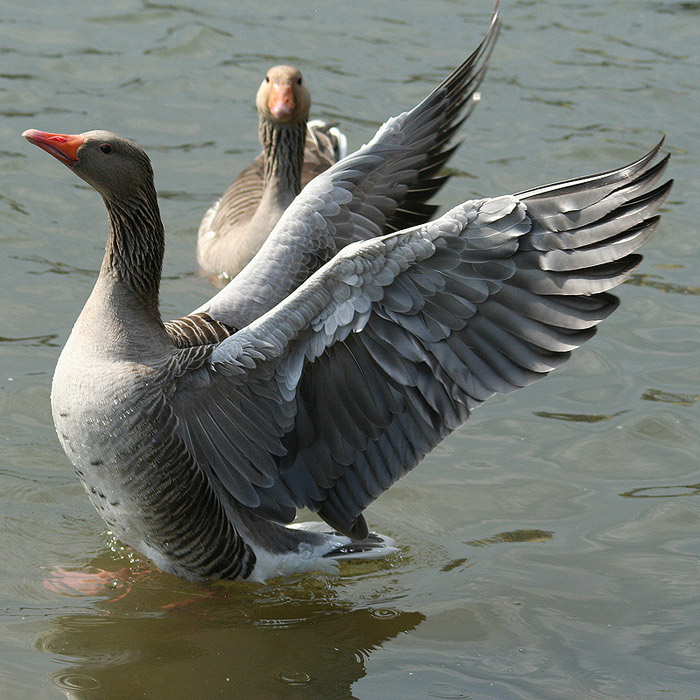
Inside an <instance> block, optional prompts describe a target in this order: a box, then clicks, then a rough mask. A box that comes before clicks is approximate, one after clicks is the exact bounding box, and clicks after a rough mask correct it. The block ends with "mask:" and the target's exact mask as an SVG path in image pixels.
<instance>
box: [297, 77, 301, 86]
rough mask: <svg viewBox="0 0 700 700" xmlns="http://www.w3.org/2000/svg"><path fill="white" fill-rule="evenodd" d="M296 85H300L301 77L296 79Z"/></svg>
mask: <svg viewBox="0 0 700 700" xmlns="http://www.w3.org/2000/svg"><path fill="white" fill-rule="evenodd" d="M297 85H301V77H299V78H297Z"/></svg>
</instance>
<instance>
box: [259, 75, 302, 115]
mask: <svg viewBox="0 0 700 700" xmlns="http://www.w3.org/2000/svg"><path fill="white" fill-rule="evenodd" d="M255 104H256V106H257V108H258V113H259V114H260V117H261V118H262V119H265V120H267V121H269V122H273V123H277V124H293V123H298V122H306V121H307V120H308V118H309V109H310V107H311V96H310V94H309V91H308V90H307V89H306V85H305V84H304V80H303V78H302V76H301V72H300V71H299V70H298V69H297V68H294V67H293V66H275V67H274V68H270V70H269V71H267V75H265V79H264V80H263V81H262V83H261V85H260V88H259V89H258V94H257V97H256V98H255Z"/></svg>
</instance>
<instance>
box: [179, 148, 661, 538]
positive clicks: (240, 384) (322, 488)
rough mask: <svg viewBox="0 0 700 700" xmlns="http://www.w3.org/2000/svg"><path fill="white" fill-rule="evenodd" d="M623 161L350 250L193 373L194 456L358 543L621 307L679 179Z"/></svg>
mask: <svg viewBox="0 0 700 700" xmlns="http://www.w3.org/2000/svg"><path fill="white" fill-rule="evenodd" d="M659 147H660V144H659V146H657V147H656V148H655V149H654V150H653V151H651V153H649V154H648V155H646V156H645V157H644V158H642V159H640V160H639V161H637V162H635V163H633V164H632V165H630V166H627V167H625V168H621V169H619V170H614V171H610V172H607V173H602V174H600V175H595V176H591V177H586V178H580V179H577V180H572V181H568V182H564V183H559V184H555V185H550V186H547V187H542V188H539V189H535V190H529V191H527V192H523V193H521V194H519V195H512V196H504V197H498V198H495V199H484V200H479V201H470V202H466V203H465V204H463V205H461V206H459V207H456V208H455V209H453V210H452V211H450V212H448V213H447V214H445V215H444V216H443V217H441V218H440V219H438V220H436V221H434V222H432V223H430V224H426V225H423V226H420V227H415V228H413V229H410V230H407V231H403V232H401V233H396V234H389V235H385V236H383V237H381V238H377V239H374V240H371V241H365V242H359V243H355V244H353V245H351V246H349V247H348V248H346V249H345V250H344V251H343V252H341V253H340V254H339V255H338V256H336V258H335V259H334V260H333V261H332V262H331V263H329V264H328V265H326V266H325V267H324V268H323V269H322V270H320V271H319V272H317V273H316V274H315V275H314V276H313V277H312V278H311V279H309V280H308V281H307V282H306V283H305V284H303V285H302V286H301V287H299V288H298V289H297V290H296V291H295V292H294V293H293V294H292V295H291V296H290V297H289V298H288V299H286V300H285V301H284V302H283V303H281V304H280V305H278V306H277V307H276V308H275V309H273V310H272V311H270V312H269V313H267V314H265V315H264V316H263V317H261V318H260V319H258V320H257V321H255V322H254V323H253V324H251V325H250V326H248V327H247V328H244V329H243V330H241V331H240V332H238V333H236V334H235V335H233V336H231V337H230V338H228V339H227V340H225V341H224V342H223V343H221V345H220V346H219V347H218V348H217V349H216V350H215V351H214V352H213V354H212V356H211V359H210V362H209V364H208V365H206V366H204V367H202V368H201V369H199V370H198V371H197V372H190V373H189V374H187V375H185V376H184V377H182V379H181V380H180V384H179V387H178V389H177V390H176V392H175V394H174V395H173V399H172V400H173V407H174V410H175V412H176V414H177V415H178V417H179V419H180V423H179V425H180V427H179V431H180V433H181V435H182V437H183V439H184V440H185V441H186V443H187V445H188V448H189V449H190V450H191V451H192V453H193V454H194V455H195V457H196V459H197V462H198V463H199V464H200V465H201V466H202V468H204V469H206V470H207V471H208V472H209V473H210V475H211V476H212V478H213V481H214V482H215V483H216V484H218V486H219V488H222V489H226V490H227V491H228V492H229V493H230V494H231V495H232V496H233V497H234V498H236V499H237V500H238V501H239V502H240V503H242V504H243V505H245V506H247V507H249V508H252V509H255V510H256V512H258V513H259V514H262V515H264V516H265V517H268V518H270V519H275V520H279V521H283V522H285V521H289V520H291V518H292V517H293V516H294V513H295V509H296V508H297V507H301V506H305V507H308V508H310V509H312V510H314V511H316V512H318V513H319V515H320V516H321V517H323V518H324V519H325V520H326V521H327V522H328V523H330V524H331V525H332V526H333V527H335V528H336V529H338V530H339V531H341V532H343V533H346V534H348V535H351V536H354V537H359V538H362V537H363V536H365V535H366V532H367V528H366V524H365V522H364V519H363V517H362V515H361V514H362V511H363V509H364V508H365V507H366V506H367V505H368V504H369V503H370V502H371V501H373V500H374V499H375V498H376V497H377V496H378V495H379V494H381V493H382V492H383V491H385V490H386V489H387V488H388V487H389V486H390V485H391V484H392V483H393V482H394V481H396V480H397V479H398V478H400V477H401V476H403V475H404V474H405V473H406V472H407V471H408V470H410V469H411V468H413V467H414V466H415V465H416V464H417V463H418V462H419V461H420V460H421V458H422V457H423V456H424V455H425V454H426V453H427V452H429V451H430V450H431V449H432V448H433V447H434V446H435V445H436V444H437V443H438V442H439V441H440V440H441V439H442V438H444V437H445V436H446V435H447V434H448V433H449V432H450V431H452V430H454V429H455V428H457V427H458V426H459V425H460V424H461V423H462V422H463V421H464V420H466V419H467V418H468V417H469V414H470V412H471V411H472V409H474V408H475V407H476V406H478V405H479V404H481V403H482V402H483V401H485V400H486V399H488V398H489V397H490V396H493V395H494V394H496V393H506V392H510V391H513V390H514V389H517V388H519V387H522V386H526V385H528V384H530V383H531V382H533V381H535V380H537V379H539V378H541V377H543V376H545V375H546V374H547V373H548V372H549V371H550V370H552V369H553V368H555V367H557V366H558V365H560V364H561V363H562V362H564V361H565V360H566V359H567V358H568V357H569V354H570V352H571V351H572V350H573V349H574V348H576V347H578V346H579V345H581V344H582V343H583V342H585V341H586V340H588V339H589V338H591V337H592V336H593V335H594V333H595V330H596V326H597V324H598V323H599V322H600V321H601V320H603V319H604V318H605V317H607V316H608V315H609V314H610V313H612V311H613V310H614V309H615V308H616V306H617V303H618V302H617V299H616V297H614V296H612V295H611V294H609V293H608V290H609V289H611V288H613V287H615V286H617V285H618V284H621V283H622V282H623V281H624V280H625V279H626V278H627V277H628V276H629V275H630V274H631V273H632V271H633V270H634V269H635V268H636V267H637V265H638V264H639V262H640V260H641V257H640V256H639V255H637V254H635V253H634V251H635V250H636V249H637V248H638V247H639V246H640V245H641V244H642V243H643V242H644V241H645V240H646V239H647V237H648V236H649V235H650V234H651V232H652V231H653V229H654V227H655V225H656V223H657V220H658V216H656V215H655V212H656V210H657V209H658V207H659V206H660V205H661V203H662V202H663V200H664V198H665V197H666V195H667V193H668V191H669V189H670V186H671V182H667V183H665V184H663V185H661V186H658V187H655V183H656V181H657V180H658V178H659V177H660V175H661V173H662V172H663V170H664V167H665V165H666V162H667V160H668V157H666V158H663V159H661V160H656V161H655V156H656V154H657V152H658V149H659Z"/></svg>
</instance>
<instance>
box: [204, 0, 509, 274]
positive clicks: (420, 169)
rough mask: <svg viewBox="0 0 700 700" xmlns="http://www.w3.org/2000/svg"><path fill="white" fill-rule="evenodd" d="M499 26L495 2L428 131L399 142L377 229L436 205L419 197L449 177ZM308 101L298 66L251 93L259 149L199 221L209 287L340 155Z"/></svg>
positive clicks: (249, 252)
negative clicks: (402, 162) (402, 152)
mask: <svg viewBox="0 0 700 700" xmlns="http://www.w3.org/2000/svg"><path fill="white" fill-rule="evenodd" d="M499 28H500V20H499V15H498V4H496V6H495V8H494V13H493V16H492V19H491V24H490V27H489V30H488V32H487V34H486V36H485V37H484V39H483V41H482V42H481V44H480V45H479V47H478V48H477V49H476V50H475V51H474V53H473V54H472V55H471V56H470V57H469V58H468V59H467V60H466V61H465V63H464V65H463V66H462V71H461V75H460V80H459V82H457V81H455V83H454V85H453V89H452V91H451V92H450V95H449V99H447V100H445V101H444V103H443V104H442V106H441V110H440V111H439V112H436V113H435V114H432V115H431V121H430V129H429V130H426V131H425V132H416V133H415V134H414V135H413V136H414V139H415V140H414V141H410V140H407V141H406V143H405V145H406V147H408V148H410V149H411V154H410V155H412V156H413V160H412V161H411V162H410V166H409V167H406V168H404V169H402V170H401V171H399V172H395V173H391V174H389V173H387V174H385V175H383V177H385V178H388V177H394V178H396V180H395V185H396V187H395V190H394V192H393V193H392V196H393V202H392V203H391V205H390V206H391V211H389V210H388V209H387V211H386V220H385V221H384V225H383V232H389V231H397V230H400V229H403V228H405V227H406V226H410V225H415V224H418V223H423V222H424V221H428V220H429V219H430V218H431V217H432V215H433V214H434V213H435V211H436V209H437V206H435V205H428V204H426V201H427V200H428V199H429V198H430V197H431V196H432V195H433V194H434V193H435V192H437V191H438V190H439V189H440V187H442V185H443V184H444V183H445V182H446V180H447V179H448V178H447V177H438V176H437V173H438V171H439V170H440V169H441V168H442V166H443V165H444V164H445V163H446V162H447V160H448V159H449V157H450V156H451V155H452V153H453V152H454V150H455V147H454V146H453V147H450V145H449V144H450V141H451V138H452V136H453V134H454V132H455V130H456V129H457V128H458V127H459V125H460V124H461V123H462V121H463V120H464V119H466V117H467V116H468V115H469V113H470V112H471V110H472V109H473V107H474V105H475V104H476V94H477V90H478V88H479V85H480V84H481V81H482V79H483V77H484V75H485V73H486V68H487V66H488V60H489V57H490V55H491V51H492V50H493V46H494V44H495V41H496V38H497V36H498V31H499ZM310 104H311V98H310V95H309V91H308V89H307V88H306V85H305V83H304V81H303V78H302V75H301V73H300V72H299V70H298V69H296V68H293V67H292V66H276V67H275V68H272V69H270V70H269V71H268V73H267V75H266V76H265V79H264V80H263V82H262V83H261V85H260V88H259V89H258V93H257V97H256V106H257V109H258V115H259V118H260V121H259V135H260V143H261V144H262V147H263V150H262V153H261V154H260V155H259V156H258V157H257V158H256V159H255V160H254V161H253V163H251V165H249V166H248V167H247V168H246V169H245V170H243V172H241V173H240V175H239V176H238V177H237V178H236V179H235V180H234V182H233V184H232V185H231V186H230V187H229V188H228V189H227V190H226V192H225V193H224V194H223V196H222V197H221V199H219V200H218V201H217V202H216V203H215V204H214V205H213V206H212V207H211V208H210V209H209V210H208V211H207V213H206V214H205V216H204V218H203V219H202V222H201V224H200V226H199V232H198V236H197V261H198V263H199V266H200V269H201V271H202V273H203V274H204V275H205V276H207V277H208V279H209V280H210V281H211V282H212V283H213V284H215V285H216V286H218V287H222V286H224V285H225V284H226V283H227V282H228V281H229V280H230V279H231V278H233V277H235V276H236V275H237V274H238V273H239V272H240V271H241V270H242V269H243V267H245V265H247V264H248V262H249V261H250V260H251V258H252V257H253V256H254V255H255V254H256V253H257V251H258V250H259V249H260V246H261V245H262V244H263V243H264V242H265V240H266V238H267V237H268V235H269V234H270V231H272V229H273V228H274V226H275V224H276V223H277V221H278V220H279V218H280V216H281V215H282V213H283V212H284V210H285V209H286V208H287V207H288V206H289V205H290V204H291V202H292V200H293V199H294V197H296V195H297V194H299V192H300V191H301V189H302V187H303V186H305V185H306V184H307V183H308V182H309V181H310V180H311V179H312V178H314V177H315V176H316V175H318V174H319V173H321V172H323V171H324V170H326V169H327V168H328V167H329V166H330V165H332V164H333V163H335V162H336V161H337V160H338V159H339V158H342V157H344V156H345V148H346V147H345V137H344V136H343V135H342V134H340V132H338V131H337V129H332V128H331V127H329V126H328V125H325V124H323V122H320V123H318V122H310V123H309V125H308V129H307V120H308V117H309V108H310ZM407 155H408V154H407ZM385 206H386V205H385Z"/></svg>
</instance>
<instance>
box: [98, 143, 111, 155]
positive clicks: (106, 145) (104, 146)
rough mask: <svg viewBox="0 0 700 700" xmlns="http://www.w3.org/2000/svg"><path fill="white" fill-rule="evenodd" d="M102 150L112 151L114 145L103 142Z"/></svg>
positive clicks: (104, 151)
mask: <svg viewBox="0 0 700 700" xmlns="http://www.w3.org/2000/svg"><path fill="white" fill-rule="evenodd" d="M100 150H101V151H102V153H111V152H112V147H111V146H110V145H109V144H108V143H103V144H102V145H101V146H100Z"/></svg>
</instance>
